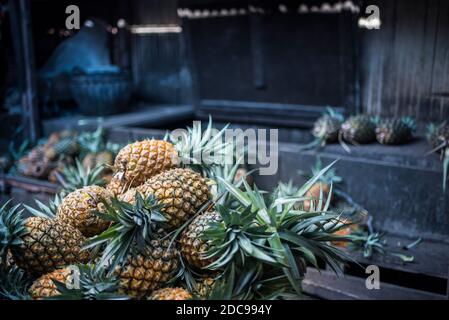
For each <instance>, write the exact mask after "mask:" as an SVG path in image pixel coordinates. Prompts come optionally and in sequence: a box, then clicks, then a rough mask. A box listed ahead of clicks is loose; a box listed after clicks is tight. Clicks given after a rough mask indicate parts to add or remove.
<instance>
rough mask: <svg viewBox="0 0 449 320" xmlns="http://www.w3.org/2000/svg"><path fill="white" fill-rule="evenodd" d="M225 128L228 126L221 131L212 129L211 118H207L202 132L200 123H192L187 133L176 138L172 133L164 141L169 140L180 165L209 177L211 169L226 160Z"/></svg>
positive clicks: (227, 146)
mask: <svg viewBox="0 0 449 320" xmlns="http://www.w3.org/2000/svg"><path fill="white" fill-rule="evenodd" d="M227 127H228V125H226V126H225V127H224V128H223V129H221V130H217V129H215V128H213V127H212V118H211V117H210V116H209V123H208V125H207V127H206V129H205V130H204V131H202V129H201V124H200V123H198V122H194V123H193V126H192V127H188V128H187V133H185V132H183V133H182V134H181V135H179V136H177V135H176V134H175V133H173V132H172V133H171V134H167V135H166V137H165V139H169V140H170V142H171V143H173V145H174V146H175V149H176V150H177V151H178V155H179V157H180V160H181V164H183V165H186V166H188V167H190V168H192V169H195V170H197V171H203V172H204V173H206V174H207V176H210V175H209V173H210V169H211V167H213V166H214V165H223V163H224V160H225V159H226V155H227V152H228V148H229V145H228V144H226V143H225V142H223V137H224V132H225V130H226V129H227ZM199 156H201V159H199V158H198V157H199Z"/></svg>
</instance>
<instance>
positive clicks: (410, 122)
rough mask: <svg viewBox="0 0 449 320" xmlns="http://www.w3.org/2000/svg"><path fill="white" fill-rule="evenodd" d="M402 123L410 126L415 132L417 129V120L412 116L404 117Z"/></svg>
mask: <svg viewBox="0 0 449 320" xmlns="http://www.w3.org/2000/svg"><path fill="white" fill-rule="evenodd" d="M401 120H402V123H403V124H404V125H405V126H406V127H408V128H409V130H410V131H411V132H412V133H413V132H415V131H416V121H415V119H413V118H412V117H408V116H407V117H403V118H402V119H401Z"/></svg>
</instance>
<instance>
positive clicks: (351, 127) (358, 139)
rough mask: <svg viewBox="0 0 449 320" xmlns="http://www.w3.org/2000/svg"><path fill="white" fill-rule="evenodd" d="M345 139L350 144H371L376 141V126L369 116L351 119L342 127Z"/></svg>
mask: <svg viewBox="0 0 449 320" xmlns="http://www.w3.org/2000/svg"><path fill="white" fill-rule="evenodd" d="M341 132H342V135H343V138H344V139H345V140H346V141H347V142H350V143H356V144H357V143H359V144H364V143H371V142H373V141H375V140H376V124H375V123H374V121H373V120H372V119H371V117H369V116H367V115H358V116H354V117H350V118H349V119H348V120H346V121H345V122H344V123H343V124H342V125H341Z"/></svg>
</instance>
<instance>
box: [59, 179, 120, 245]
mask: <svg viewBox="0 0 449 320" xmlns="http://www.w3.org/2000/svg"><path fill="white" fill-rule="evenodd" d="M111 197H112V195H111V193H110V192H109V191H108V190H106V189H105V188H102V187H99V186H87V187H84V188H81V189H78V190H75V191H73V192H71V193H69V194H68V195H67V196H66V197H65V198H64V199H63V201H62V203H61V205H60V206H59V208H58V212H57V215H56V217H57V219H59V220H61V221H63V222H65V223H67V224H69V225H71V226H73V227H75V228H77V229H78V230H80V231H81V233H82V234H83V235H84V236H86V237H91V236H94V235H98V234H100V233H101V232H103V231H104V230H106V229H107V228H108V226H109V221H106V220H103V219H101V218H100V217H99V216H98V215H97V214H95V212H96V211H100V212H104V205H103V203H102V200H105V201H108V199H110V198H111Z"/></svg>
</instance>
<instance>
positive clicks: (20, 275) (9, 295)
mask: <svg viewBox="0 0 449 320" xmlns="http://www.w3.org/2000/svg"><path fill="white" fill-rule="evenodd" d="M31 283H32V280H31V279H30V278H29V277H28V276H27V275H26V274H25V272H24V271H23V270H22V269H20V268H18V267H17V266H15V265H12V266H6V265H1V266H0V300H4V299H6V300H30V295H29V294H28V288H29V287H30V285H31Z"/></svg>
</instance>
